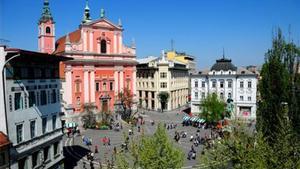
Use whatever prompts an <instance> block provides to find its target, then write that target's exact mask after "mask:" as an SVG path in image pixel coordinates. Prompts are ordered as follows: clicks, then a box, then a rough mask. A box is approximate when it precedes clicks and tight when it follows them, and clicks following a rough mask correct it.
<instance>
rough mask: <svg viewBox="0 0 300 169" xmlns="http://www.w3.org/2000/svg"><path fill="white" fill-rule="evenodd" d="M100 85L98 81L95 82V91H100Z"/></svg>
mask: <svg viewBox="0 0 300 169" xmlns="http://www.w3.org/2000/svg"><path fill="white" fill-rule="evenodd" d="M99 87H100V86H99V83H98V82H97V83H96V91H97V92H98V91H100V88H99Z"/></svg>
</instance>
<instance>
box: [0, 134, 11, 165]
mask: <svg viewBox="0 0 300 169" xmlns="http://www.w3.org/2000/svg"><path fill="white" fill-rule="evenodd" d="M10 145H11V143H10V141H9V139H8V137H7V136H6V135H5V134H4V133H3V132H2V131H0V169H8V168H9V148H10Z"/></svg>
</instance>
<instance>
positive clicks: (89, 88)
mask: <svg viewBox="0 0 300 169" xmlns="http://www.w3.org/2000/svg"><path fill="white" fill-rule="evenodd" d="M48 5H49V4H48V3H46V4H45V3H44V8H43V11H44V12H43V15H42V18H41V19H40V22H39V28H40V29H41V30H44V31H40V35H39V40H40V41H41V42H40V43H39V44H40V51H44V52H47V53H52V52H54V53H55V54H59V55H63V56H66V57H70V58H73V60H70V61H66V62H63V63H62V64H61V68H62V69H61V70H62V71H61V72H60V74H61V79H62V80H63V84H62V85H63V86H62V87H63V89H62V91H61V93H62V97H63V103H64V112H65V114H66V117H67V120H68V119H69V118H68V117H70V118H72V117H76V116H77V117H78V116H80V113H81V112H83V111H84V109H83V107H84V105H86V104H87V103H89V104H93V105H95V107H96V110H95V111H96V112H108V111H111V112H113V111H114V107H115V103H116V101H117V99H118V98H117V96H118V94H119V93H120V92H123V90H124V89H125V88H126V89H129V90H130V92H131V93H132V95H134V96H135V95H136V64H137V62H136V56H135V45H134V44H132V45H131V46H130V47H128V46H125V45H124V44H123V30H124V29H123V27H122V23H121V21H120V20H119V23H118V24H114V23H112V22H111V21H109V20H108V19H107V18H106V16H105V11H104V10H103V9H101V15H100V17H99V19H96V20H92V19H91V15H90V8H89V6H88V2H87V4H86V7H85V9H84V17H83V20H82V22H81V24H80V25H79V28H78V29H77V30H75V31H73V32H71V33H68V34H66V35H65V36H63V37H61V38H59V39H58V40H57V41H56V43H55V44H54V43H52V42H53V41H54V40H55V29H54V28H55V26H54V21H53V18H52V16H51V13H50V9H49V6H48ZM43 37H47V38H43ZM42 38H43V39H42ZM47 44H48V47H47V46H45V45H47ZM48 49H49V50H48ZM50 49H51V50H50Z"/></svg>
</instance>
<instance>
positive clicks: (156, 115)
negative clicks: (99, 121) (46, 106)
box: [64, 111, 210, 169]
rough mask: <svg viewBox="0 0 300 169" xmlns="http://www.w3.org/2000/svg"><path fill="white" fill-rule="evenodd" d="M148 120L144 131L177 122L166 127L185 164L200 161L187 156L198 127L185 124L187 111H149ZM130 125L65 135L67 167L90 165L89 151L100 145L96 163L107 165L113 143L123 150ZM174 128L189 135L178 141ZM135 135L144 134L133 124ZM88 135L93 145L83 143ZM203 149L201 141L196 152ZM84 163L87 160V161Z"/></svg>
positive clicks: (149, 131)
mask: <svg viewBox="0 0 300 169" xmlns="http://www.w3.org/2000/svg"><path fill="white" fill-rule="evenodd" d="M142 116H143V118H144V120H145V124H144V125H143V126H142V127H141V130H144V132H145V134H147V135H152V134H153V133H154V132H155V130H156V127H157V125H158V124H159V123H162V124H164V123H165V124H171V123H173V124H174V125H175V124H177V127H176V129H169V130H167V132H168V134H169V136H170V139H171V140H172V141H173V142H174V144H175V145H176V146H177V147H179V148H181V149H182V151H183V152H184V153H185V165H184V168H191V167H192V166H195V165H196V164H197V163H198V160H197V159H196V160H188V159H187V153H188V151H189V150H190V149H191V145H192V142H190V140H189V139H190V136H191V135H193V136H194V137H195V135H196V133H197V129H196V128H195V127H191V126H185V127H183V126H182V124H181V122H182V118H183V116H184V114H177V112H176V111H173V112H164V113H161V112H147V113H145V115H142ZM151 120H154V121H155V125H154V126H152V125H151V123H150V121H151ZM130 128H131V127H130V126H129V125H125V123H123V130H121V131H114V130H92V129H87V130H85V131H82V132H81V136H75V137H74V140H73V138H72V137H70V138H65V139H64V141H65V145H64V146H65V148H64V154H65V157H66V166H67V167H66V168H78V169H79V168H83V165H85V166H86V168H90V162H89V161H88V160H87V156H86V155H87V154H88V152H89V151H92V152H94V150H95V146H97V148H98V151H99V152H98V153H95V154H94V162H93V165H94V167H99V165H100V163H101V165H103V166H104V165H106V164H107V161H108V160H109V161H111V160H112V159H111V157H112V153H113V149H114V147H116V148H117V151H120V149H121V144H122V143H123V142H124V140H125V138H124V133H127V134H128V130H129V129H130ZM175 131H177V132H181V131H185V132H187V137H186V138H181V139H180V142H179V143H177V142H175V141H174V139H173V138H174V134H175ZM133 132H134V135H136V134H141V132H140V133H139V132H138V131H137V127H135V128H134V131H133ZM205 133H207V134H208V133H210V130H208V129H206V130H204V129H201V131H200V133H198V134H200V136H201V137H204V135H205ZM83 136H85V137H88V138H90V139H91V140H92V146H87V145H85V144H83V141H82V137H83ZM105 136H106V137H108V138H110V140H111V144H110V145H103V143H102V138H104V137H105ZM201 149H202V145H199V146H198V147H195V150H196V151H197V156H199V155H200V153H199V151H200V150H201ZM84 163H85V164H84Z"/></svg>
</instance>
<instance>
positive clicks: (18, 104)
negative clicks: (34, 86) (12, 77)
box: [15, 93, 23, 110]
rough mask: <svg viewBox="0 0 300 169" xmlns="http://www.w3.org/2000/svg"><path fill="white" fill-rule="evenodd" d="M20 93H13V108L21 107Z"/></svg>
mask: <svg viewBox="0 0 300 169" xmlns="http://www.w3.org/2000/svg"><path fill="white" fill-rule="evenodd" d="M22 104H23V103H22V97H21V93H15V110H19V109H21V108H22V107H23V105H22Z"/></svg>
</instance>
